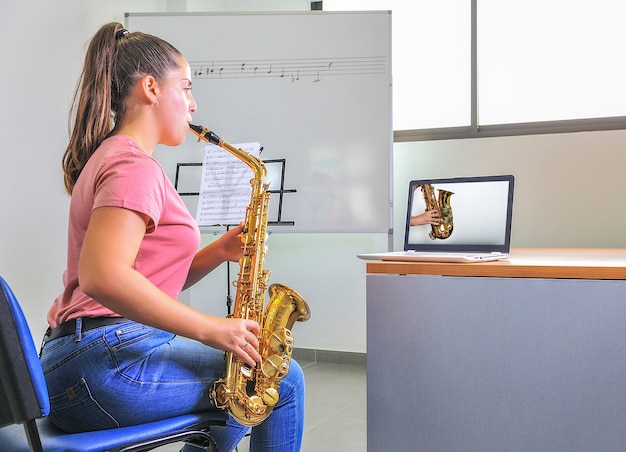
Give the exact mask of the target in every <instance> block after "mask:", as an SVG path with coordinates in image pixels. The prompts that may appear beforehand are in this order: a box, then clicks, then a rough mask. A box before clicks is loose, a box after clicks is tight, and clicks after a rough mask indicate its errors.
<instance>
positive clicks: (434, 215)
mask: <svg viewBox="0 0 626 452" xmlns="http://www.w3.org/2000/svg"><path fill="white" fill-rule="evenodd" d="M440 222H441V217H439V212H438V211H437V210H436V209H433V210H427V211H426V212H424V213H423V214H421V215H416V216H414V217H411V226H418V225H420V224H434V225H438V224H439V223H440Z"/></svg>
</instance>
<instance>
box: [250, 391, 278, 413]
mask: <svg viewBox="0 0 626 452" xmlns="http://www.w3.org/2000/svg"><path fill="white" fill-rule="evenodd" d="M276 402H278V399H276ZM276 402H274V404H276ZM246 405H247V407H248V411H249V412H251V413H253V414H256V415H260V414H263V413H265V404H264V403H263V399H261V397H259V396H257V395H253V396H252V397H250V398H248V401H247V403H246Z"/></svg>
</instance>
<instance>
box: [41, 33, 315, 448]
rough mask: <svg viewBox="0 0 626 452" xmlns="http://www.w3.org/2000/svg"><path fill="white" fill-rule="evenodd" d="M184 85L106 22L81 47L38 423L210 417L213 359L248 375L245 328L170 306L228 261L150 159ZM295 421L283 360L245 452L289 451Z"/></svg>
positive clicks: (224, 242) (217, 434)
mask: <svg viewBox="0 0 626 452" xmlns="http://www.w3.org/2000/svg"><path fill="white" fill-rule="evenodd" d="M191 86H192V81H191V71H190V67H189V64H188V62H187V61H186V60H185V58H184V57H183V55H182V54H181V53H180V52H179V51H178V50H177V49H175V48H174V47H173V46H172V45H170V44H169V43H167V42H166V41H164V40H162V39H160V38H157V37H155V36H152V35H148V34H145V33H141V32H132V33H129V32H128V31H127V30H125V29H124V28H123V26H122V25H121V24H119V23H109V24H107V25H104V26H103V27H102V28H100V30H98V32H97V33H96V34H95V36H94V37H93V39H92V40H91V42H90V44H89V46H88V49H87V54H86V58H85V65H84V68H83V71H82V75H81V83H80V85H79V87H78V88H77V91H76V95H75V99H76V102H75V107H74V110H75V120H74V123H73V128H72V133H71V137H70V142H69V145H68V147H67V150H66V152H65V154H64V157H63V170H64V174H65V187H66V189H67V192H68V193H69V194H70V196H71V200H70V207H69V226H68V227H69V231H68V252H67V267H66V271H65V273H64V277H63V283H64V291H63V293H61V294H60V295H59V296H58V297H57V298H56V300H54V302H53V304H52V307H51V308H50V310H49V312H48V322H49V324H50V329H49V331H48V333H47V334H46V337H45V345H44V346H43V349H42V354H41V362H42V366H43V368H44V371H45V374H46V382H47V385H48V392H49V393H50V396H51V404H52V407H51V414H50V420H51V421H52V422H53V423H54V424H55V425H56V426H57V427H59V428H61V429H62V430H65V431H67V432H81V431H87V430H98V429H107V428H114V427H123V426H128V425H134V424H141V423H146V422H150V421H156V420H159V419H163V418H168V417H173V416H178V415H183V414H186V413H191V412H199V411H205V410H217V409H218V408H216V407H215V406H214V405H213V404H212V402H211V399H210V398H209V397H208V394H209V392H210V390H211V389H212V387H213V385H214V383H215V381H217V380H218V379H220V377H221V376H222V375H223V373H224V367H225V363H224V359H223V353H224V352H225V351H226V352H228V353H231V354H232V355H234V356H236V357H237V359H238V360H241V361H242V362H244V363H246V364H247V365H249V366H250V367H252V368H254V367H255V366H256V365H257V363H259V362H260V361H261V356H260V353H259V340H258V337H259V336H260V334H261V328H260V326H259V323H258V322H256V321H255V320H253V319H241V318H222V317H213V316H209V315H206V314H204V313H202V312H200V311H198V310H196V309H194V308H192V307H190V306H188V305H186V304H184V303H181V302H179V301H178V300H177V297H178V295H179V294H180V292H181V291H182V290H183V289H185V288H187V287H190V286H192V285H193V284H195V283H196V282H198V281H199V280H201V279H202V278H203V277H204V276H205V275H207V274H208V273H210V272H211V271H212V270H214V269H215V268H216V267H217V266H218V265H220V264H221V263H222V262H225V261H237V260H239V258H241V256H242V249H241V236H242V233H243V224H242V225H240V226H239V227H235V228H233V229H231V230H230V231H228V232H226V233H225V234H224V235H223V236H221V238H220V239H218V240H216V241H214V242H213V243H211V244H209V245H207V246H206V247H204V248H202V249H200V250H199V251H198V247H199V244H200V232H199V229H198V226H197V224H196V222H195V220H194V219H193V217H192V216H191V215H190V214H189V212H188V210H187V208H186V206H185V204H184V203H183V201H182V200H181V198H180V197H179V195H178V193H177V192H176V190H175V189H174V187H173V185H172V184H171V183H170V182H169V180H168V178H167V176H166V175H165V173H164V171H163V169H162V168H161V166H160V165H159V163H158V162H157V161H156V160H155V159H154V158H153V156H152V154H153V151H154V149H155V147H156V146H157V145H159V144H163V145H167V146H177V145H179V144H181V143H182V142H183V140H184V139H185V137H186V136H187V134H188V130H189V124H190V123H191V119H192V114H193V113H195V111H196V109H197V105H196V102H195V100H194V98H193V95H192V94H191ZM178 336H183V337H185V338H189V339H192V340H186V339H183V338H179V337H178ZM303 411H304V379H303V374H302V369H301V368H300V367H299V366H298V364H297V363H296V362H295V361H292V362H291V368H290V370H289V373H288V375H286V377H285V378H284V380H283V384H281V385H280V393H279V401H278V403H277V404H276V406H275V407H274V409H273V411H272V413H271V414H270V415H269V417H267V419H266V420H264V421H263V422H262V423H261V424H260V425H259V426H257V427H254V428H253V429H252V435H251V447H252V449H253V450H256V451H269V450H284V451H296V450H299V448H300V444H301V440H302V431H303V417H304V412H303ZM248 430H249V428H248V427H246V426H242V425H240V424H239V423H237V422H235V421H234V420H233V419H232V418H231V419H229V420H228V422H227V425H226V427H225V428H223V429H212V430H211V433H212V436H213V437H214V438H215V440H216V441H217V443H218V445H219V448H220V451H230V450H233V449H234V448H235V446H236V445H237V444H238V443H239V441H240V440H241V439H242V438H243V436H244V435H245V434H246V432H247V431H248ZM194 449H195V448H194V447H193V446H191V445H186V446H185V449H184V450H185V451H192V450H194Z"/></svg>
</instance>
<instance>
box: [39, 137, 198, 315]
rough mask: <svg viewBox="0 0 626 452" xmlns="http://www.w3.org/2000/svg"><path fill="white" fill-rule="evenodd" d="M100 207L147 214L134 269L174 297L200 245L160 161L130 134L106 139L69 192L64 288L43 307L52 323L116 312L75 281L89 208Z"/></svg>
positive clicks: (184, 208) (181, 285)
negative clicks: (138, 144) (52, 301)
mask: <svg viewBox="0 0 626 452" xmlns="http://www.w3.org/2000/svg"><path fill="white" fill-rule="evenodd" d="M103 206H109V207H110V206H114V207H122V208H125V209H130V210H133V211H136V212H140V213H142V214H145V215H147V216H148V217H149V218H150V224H149V225H148V230H147V232H146V234H145V236H144V238H143V241H142V242H141V245H140V247H139V252H138V253H137V258H136V260H135V269H136V270H137V271H138V272H140V273H141V274H142V275H144V276H145V277H146V278H147V279H149V280H150V281H152V282H153V283H154V284H155V285H156V286H158V287H159V288H160V289H161V290H163V291H164V292H165V293H167V294H168V295H170V296H172V297H177V296H178V294H179V293H180V291H181V290H182V288H183V285H184V283H185V281H186V279H187V274H188V272H189V266H190V265H191V261H192V260H193V258H194V256H195V254H196V252H197V251H198V246H199V244H200V231H199V229H198V226H197V224H196V222H195V221H194V219H193V217H192V216H191V215H190V214H189V211H188V210H187V207H186V206H185V204H184V203H183V201H182V199H181V198H180V196H179V195H178V193H177V192H176V190H175V189H174V186H173V185H172V184H171V182H170V181H169V179H168V178H167V176H166V174H165V173H164V172H163V168H162V167H161V165H160V164H159V163H158V162H157V161H156V160H155V159H154V158H152V157H151V156H149V155H148V154H146V153H145V152H143V151H142V150H141V149H140V148H139V147H138V146H137V144H136V143H135V142H134V141H133V140H132V139H130V138H127V137H123V136H119V135H118V136H113V137H110V138H107V139H106V140H105V141H104V142H103V143H102V144H101V145H100V147H99V148H98V149H97V150H96V152H94V154H93V155H92V156H91V158H90V159H89V161H88V162H87V164H86V165H85V168H84V169H83V171H82V172H81V174H80V177H79V178H78V181H77V182H76V185H75V187H74V190H73V193H72V199H71V203H70V215H69V226H68V253H67V269H66V271H65V272H64V274H63V284H64V285H65V290H64V291H63V293H62V294H61V295H59V297H57V299H56V300H55V301H54V303H53V305H52V308H51V309H50V311H49V312H48V323H49V324H50V326H51V327H53V328H54V327H55V326H57V325H58V324H59V323H63V322H65V321H67V320H70V319H73V318H76V317H98V316H117V314H116V313H115V312H113V311H111V310H110V309H108V308H106V307H104V306H102V305H101V304H99V303H98V302H97V301H95V300H94V299H93V298H90V297H88V296H87V295H85V294H84V293H83V292H82V291H81V290H80V286H79V283H78V260H79V256H80V250H81V247H82V243H83V240H84V238H85V233H86V232H87V226H88V225H89V220H90V218H91V212H92V211H93V210H94V209H96V208H98V207H103Z"/></svg>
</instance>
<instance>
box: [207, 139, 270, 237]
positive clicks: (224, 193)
mask: <svg viewBox="0 0 626 452" xmlns="http://www.w3.org/2000/svg"><path fill="white" fill-rule="evenodd" d="M233 146H235V147H237V148H239V149H243V150H244V151H246V152H248V153H249V154H252V155H254V156H256V157H258V156H259V154H260V149H261V145H260V143H243V144H233ZM252 177H253V173H252V170H251V169H250V168H249V167H248V165H246V164H245V163H244V162H242V161H241V160H239V159H238V158H237V157H235V156H234V155H232V154H231V153H230V152H228V151H227V150H225V149H222V148H221V147H219V146H216V145H214V144H208V145H206V146H205V147H204V158H203V159H202V177H201V181H200V196H199V199H198V210H197V212H196V221H197V222H198V224H199V225H200V226H212V225H233V224H239V223H240V222H241V221H243V219H244V217H245V213H246V207H247V205H248V204H249V203H250V195H251V190H252V189H251V187H250V179H251V178H252Z"/></svg>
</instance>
